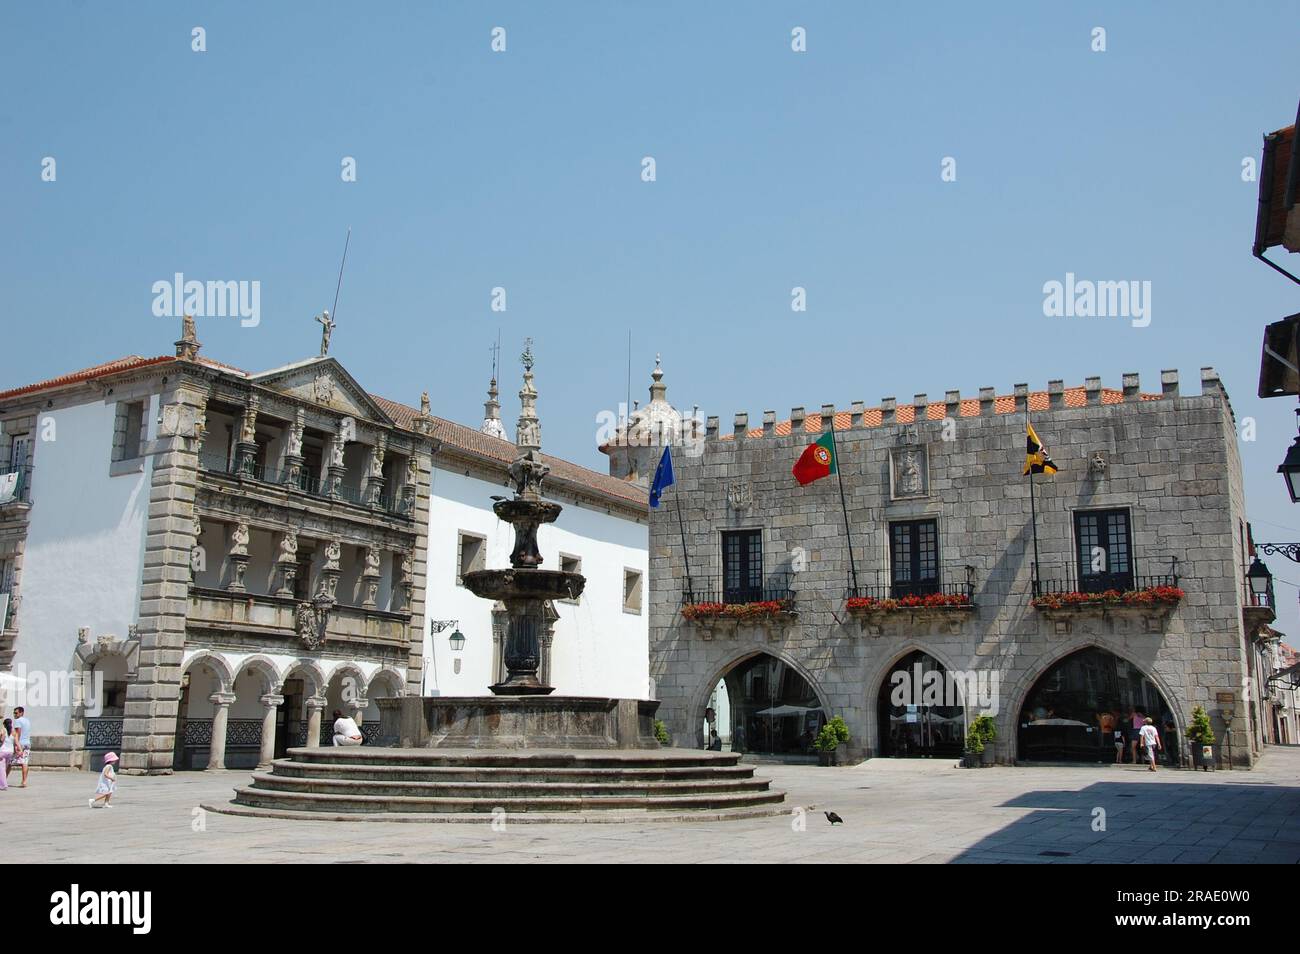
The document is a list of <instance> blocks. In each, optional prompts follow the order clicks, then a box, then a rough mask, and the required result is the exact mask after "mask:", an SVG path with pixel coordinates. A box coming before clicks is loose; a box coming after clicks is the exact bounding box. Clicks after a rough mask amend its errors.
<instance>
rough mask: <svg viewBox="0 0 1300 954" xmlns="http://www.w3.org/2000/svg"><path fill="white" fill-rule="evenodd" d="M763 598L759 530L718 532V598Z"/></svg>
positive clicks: (728, 600) (745, 600) (739, 600)
mask: <svg viewBox="0 0 1300 954" xmlns="http://www.w3.org/2000/svg"><path fill="white" fill-rule="evenodd" d="M762 598H763V531H761V530H724V531H723V533H722V601H723V602H724V603H753V602H757V601H758V600H761V599H762Z"/></svg>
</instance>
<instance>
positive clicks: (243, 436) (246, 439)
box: [239, 408, 257, 444]
mask: <svg viewBox="0 0 1300 954" xmlns="http://www.w3.org/2000/svg"><path fill="white" fill-rule="evenodd" d="M239 439H240V441H241V442H243V443H245V444H256V443H257V411H255V410H253V409H252V408H249V409H247V410H246V411H244V416H243V418H242V419H241V420H240V422H239Z"/></svg>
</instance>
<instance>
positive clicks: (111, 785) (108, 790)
mask: <svg viewBox="0 0 1300 954" xmlns="http://www.w3.org/2000/svg"><path fill="white" fill-rule="evenodd" d="M116 761H117V756H116V755H114V754H113V753H112V752H109V753H108V754H107V755H105V756H104V767H103V768H102V769H100V772H99V783H98V784H97V785H96V786H95V794H94V796H93V797H91V798H90V799H89V801H88V803H89V805H90V807H91V808H94V807H95V802H97V801H99V800H100V799H103V801H104V807H105V808H112V807H113V804H112V801H111V799H112V798H113V793H114V792H115V791H117V773H116V772H114V771H113V763H114V762H116Z"/></svg>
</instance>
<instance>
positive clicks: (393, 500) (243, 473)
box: [199, 455, 415, 520]
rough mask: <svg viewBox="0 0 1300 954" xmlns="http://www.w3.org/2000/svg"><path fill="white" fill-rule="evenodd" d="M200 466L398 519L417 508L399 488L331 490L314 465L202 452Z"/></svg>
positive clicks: (411, 516) (407, 517)
mask: <svg viewBox="0 0 1300 954" xmlns="http://www.w3.org/2000/svg"><path fill="white" fill-rule="evenodd" d="M199 469H200V470H202V471H204V472H205V473H208V474H213V475H216V476H220V477H226V478H233V479H235V480H239V481H245V480H252V481H256V482H257V483H260V484H266V485H268V486H272V487H279V488H283V489H285V490H289V491H293V492H295V493H302V494H306V495H307V496H310V497H315V498H317V499H320V500H339V501H343V502H345V503H348V504H351V505H353V506H356V507H361V508H364V509H366V510H370V511H378V512H380V513H383V514H384V515H386V516H389V517H394V518H396V519H398V520H412V519H414V516H415V508H414V506H412V505H411V503H410V502H408V501H407V500H405V499H403V497H402V494H401V493H400V491H395V490H387V489H386V490H385V491H384V492H383V493H381V494H379V495H378V496H377V497H375V498H374V499H373V500H372V499H371V495H370V494H368V493H367V492H366V490H365V489H364V488H362V487H350V486H347V485H346V484H343V485H340V486H338V487H337V488H335V490H334V492H333V493H331V492H330V487H329V482H328V481H327V480H324V479H322V478H321V477H320V475H319V473H318V472H317V471H316V470H315V469H312V468H306V467H304V468H301V469H300V470H298V471H297V473H294V472H291V471H289V470H287V469H286V470H275V469H273V468H270V467H267V466H266V465H264V464H255V463H252V462H246V463H244V464H243V465H242V466H241V465H239V464H237V463H236V462H234V461H230V460H227V459H226V458H225V457H223V456H215V455H209V456H202V457H200V458H199Z"/></svg>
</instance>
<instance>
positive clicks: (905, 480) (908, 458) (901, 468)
mask: <svg viewBox="0 0 1300 954" xmlns="http://www.w3.org/2000/svg"><path fill="white" fill-rule="evenodd" d="M898 474H899V485H900V489H901V491H902V492H903V493H904V494H906V495H907V496H909V497H914V496H916V495H917V494H919V493H920V492H921V467H920V465H919V464H917V462H916V451H913V450H905V451H903V455H902V458H901V459H900V460H899V464H898Z"/></svg>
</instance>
